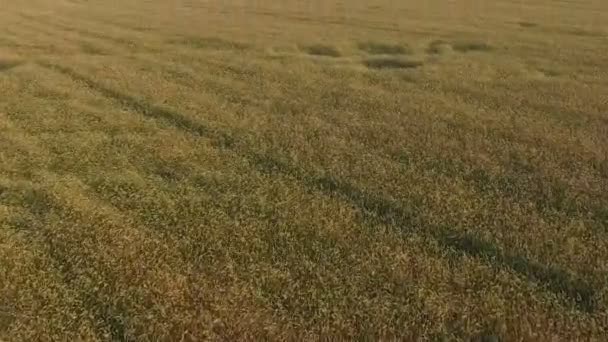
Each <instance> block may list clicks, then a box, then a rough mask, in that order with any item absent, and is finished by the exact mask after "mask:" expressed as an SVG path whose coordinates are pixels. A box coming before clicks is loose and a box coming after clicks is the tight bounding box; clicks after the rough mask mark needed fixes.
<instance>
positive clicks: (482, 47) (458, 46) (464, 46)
mask: <svg viewBox="0 0 608 342" xmlns="http://www.w3.org/2000/svg"><path fill="white" fill-rule="evenodd" d="M452 48H453V49H454V50H455V51H458V52H487V51H491V50H492V49H493V48H492V46H491V45H490V44H488V43H486V42H478V41H472V42H457V43H454V44H453V45H452Z"/></svg>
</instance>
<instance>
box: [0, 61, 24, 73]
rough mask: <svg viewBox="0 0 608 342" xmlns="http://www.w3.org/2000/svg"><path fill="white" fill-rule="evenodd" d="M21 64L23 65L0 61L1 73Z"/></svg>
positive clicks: (17, 62) (16, 62) (15, 62)
mask: <svg viewBox="0 0 608 342" xmlns="http://www.w3.org/2000/svg"><path fill="white" fill-rule="evenodd" d="M21 64H23V62H22V61H17V60H3V59H0V72H3V71H9V70H11V69H13V68H16V67H18V66H20V65H21Z"/></svg>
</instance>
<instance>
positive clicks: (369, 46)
mask: <svg viewBox="0 0 608 342" xmlns="http://www.w3.org/2000/svg"><path fill="white" fill-rule="evenodd" d="M357 46H358V48H359V50H361V51H364V52H367V53H368V54H370V55H406V54H411V53H413V50H412V49H411V48H410V47H409V46H403V45H399V44H389V43H379V42H362V43H359V44H358V45H357Z"/></svg>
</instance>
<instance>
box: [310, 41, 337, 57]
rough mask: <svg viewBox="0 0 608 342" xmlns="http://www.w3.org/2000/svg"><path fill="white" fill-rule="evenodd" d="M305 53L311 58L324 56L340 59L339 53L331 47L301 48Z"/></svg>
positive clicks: (320, 45) (316, 45)
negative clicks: (311, 56)
mask: <svg viewBox="0 0 608 342" xmlns="http://www.w3.org/2000/svg"><path fill="white" fill-rule="evenodd" d="M302 49H303V50H304V51H305V52H306V53H308V54H309V55H313V56H325V57H340V56H342V54H341V53H340V51H339V50H338V49H337V48H336V47H333V46H331V45H323V44H315V45H310V46H305V47H303V48H302Z"/></svg>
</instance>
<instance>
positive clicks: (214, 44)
mask: <svg viewBox="0 0 608 342" xmlns="http://www.w3.org/2000/svg"><path fill="white" fill-rule="evenodd" d="M167 42H168V43H169V44H172V45H183V46H188V47H192V48H195V49H205V50H245V49H247V48H248V47H249V45H248V44H245V43H241V42H234V41H229V40H225V39H222V38H218V37H196V36H182V37H179V38H173V39H170V40H168V41H167Z"/></svg>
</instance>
